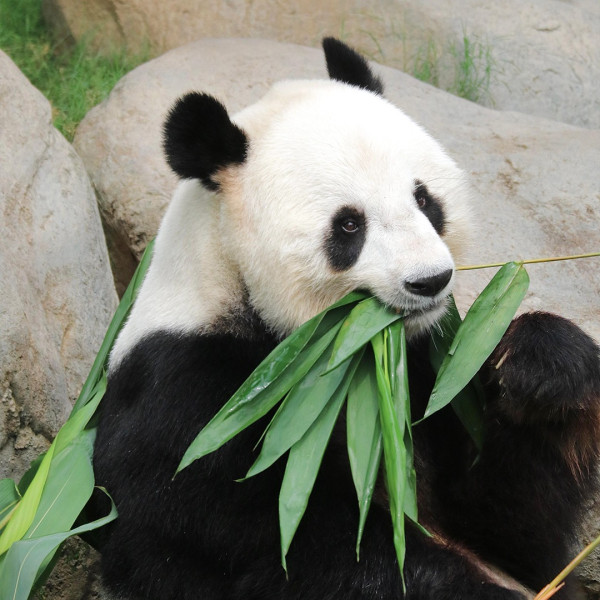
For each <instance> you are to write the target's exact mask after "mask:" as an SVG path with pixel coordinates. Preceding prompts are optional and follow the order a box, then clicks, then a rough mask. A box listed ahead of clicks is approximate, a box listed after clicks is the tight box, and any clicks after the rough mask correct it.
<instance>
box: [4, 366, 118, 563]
mask: <svg viewBox="0 0 600 600" xmlns="http://www.w3.org/2000/svg"><path fill="white" fill-rule="evenodd" d="M105 389H106V376H105V375H103V376H102V378H101V380H100V381H99V382H98V383H97V384H96V387H95V388H94V392H93V395H92V398H91V400H90V401H89V402H88V404H86V405H84V406H82V407H81V408H80V409H79V410H78V411H76V412H72V413H71V416H70V417H69V419H68V420H67V422H66V423H65V424H64V425H63V426H62V427H61V429H60V431H59V432H58V434H57V436H56V438H55V439H54V441H53V442H52V444H51V445H50V448H49V449H48V451H47V452H46V454H45V455H44V458H43V459H42V461H41V463H40V466H39V467H38V469H37V471H36V473H35V475H34V476H33V479H32V480H31V483H30V484H29V486H28V487H27V490H26V491H25V492H24V494H23V498H22V499H21V501H20V502H19V504H18V506H17V507H16V508H15V511H14V512H13V514H12V515H11V518H10V520H9V522H8V524H7V525H6V527H5V528H4V531H3V532H2V535H1V536H0V554H3V553H4V552H6V551H7V550H8V548H9V547H10V546H11V544H12V543H14V542H16V541H17V540H20V539H21V538H22V537H23V536H24V535H25V533H26V532H27V530H28V529H29V527H30V526H31V524H32V523H33V522H34V519H35V516H36V514H37V511H38V508H39V505H40V500H41V498H42V493H43V491H44V487H45V486H46V483H47V480H48V474H49V471H50V467H51V465H52V461H53V460H54V457H55V455H58V454H59V453H60V452H61V451H62V450H63V449H64V448H66V447H67V446H68V445H69V444H70V443H71V442H72V441H73V440H74V439H75V438H76V437H77V436H78V435H79V434H80V433H81V432H82V431H83V429H84V427H85V426H86V425H87V424H88V422H89V420H90V419H91V418H92V416H93V414H94V412H95V411H96V408H97V406H98V403H99V402H100V400H101V399H102V396H103V395H104V391H105ZM75 517H77V514H76V515H75ZM73 520H75V519H73Z"/></svg>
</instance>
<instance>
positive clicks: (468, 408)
mask: <svg viewBox="0 0 600 600" xmlns="http://www.w3.org/2000/svg"><path fill="white" fill-rule="evenodd" d="M461 323H462V319H461V318H460V314H459V312H458V308H457V307H456V303H455V302H454V298H453V297H452V296H451V297H450V302H449V304H448V310H447V311H446V313H445V314H444V316H443V318H442V319H441V321H440V322H439V324H438V326H437V327H436V328H435V329H434V331H433V332H432V334H431V339H430V343H429V359H430V361H431V365H432V367H433V369H434V371H435V372H436V373H437V372H439V369H440V367H441V365H442V362H443V361H444V358H445V357H446V355H447V353H448V351H449V349H450V346H451V345H452V341H453V340H454V338H455V336H456V332H457V331H458V329H459V327H460V325H461ZM451 405H452V408H453V409H454V412H455V413H456V416H457V417H458V418H459V420H460V422H461V423H462V424H463V427H464V428H465V429H466V430H467V431H468V433H469V435H470V436H471V439H472V440H473V442H474V443H475V447H476V448H477V449H478V451H479V452H481V448H482V447H483V411H484V406H485V397H484V393H483V388H482V386H481V383H480V382H479V377H478V375H477V374H475V375H474V376H473V378H472V379H471V381H469V383H468V384H467V385H466V386H465V387H464V388H463V389H462V390H461V391H460V392H458V394H457V395H456V396H455V397H454V399H453V400H452V401H451Z"/></svg>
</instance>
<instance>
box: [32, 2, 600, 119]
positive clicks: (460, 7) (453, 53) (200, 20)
mask: <svg viewBox="0 0 600 600" xmlns="http://www.w3.org/2000/svg"><path fill="white" fill-rule="evenodd" d="M43 7H44V15H45V16H46V19H47V21H48V22H49V23H50V24H51V25H52V26H53V27H54V28H55V29H56V30H57V31H58V32H59V33H60V35H61V36H67V37H72V38H74V39H77V40H80V39H82V38H85V37H86V36H87V38H88V39H89V38H90V36H91V38H92V40H93V39H94V34H97V35H96V38H95V39H96V43H97V45H98V46H99V47H103V48H105V49H106V48H114V47H115V46H119V45H125V46H127V47H128V48H129V49H130V50H131V51H132V52H139V51H143V50H144V49H146V48H147V47H148V46H149V47H150V48H151V49H152V50H153V51H154V52H155V53H157V54H158V53H160V52H163V51H165V50H168V49H171V48H174V47H176V46H179V45H182V44H186V43H188V42H192V41H194V40H197V39H199V38H202V37H256V38H269V39H274V40H279V41H285V42H295V43H299V44H306V45H310V46H316V45H318V44H319V42H320V40H321V38H322V37H323V36H325V35H335V36H340V37H343V38H344V39H345V40H346V41H348V42H350V43H351V44H353V45H355V46H356V47H358V48H359V49H360V50H362V51H364V52H366V53H367V55H369V56H371V57H372V58H374V59H376V60H379V61H380V62H382V63H384V64H387V65H390V66H395V67H398V68H401V69H403V70H405V71H408V72H412V71H413V70H415V69H417V70H419V71H421V72H422V73H424V72H428V73H429V75H430V76H431V77H432V78H434V79H436V80H437V81H438V82H439V84H440V85H441V86H442V87H445V88H446V89H452V90H456V91H457V92H459V93H461V94H464V93H468V94H469V96H468V97H472V99H475V100H477V101H478V102H482V103H484V104H487V105H490V106H495V107H497V108H501V109H504V110H519V111H520V112H525V113H529V114H534V115H539V116H543V117H547V118H552V119H555V120H560V121H564V122H566V123H571V124H574V125H580V126H585V127H596V128H597V127H600V44H598V39H599V38H600V9H598V2H597V0H571V1H570V2H565V1H563V0H505V1H504V2H482V1H481V0H429V1H428V2H422V1H421V0H403V1H402V2H398V1H397V0H379V1H378V2H370V3H365V2H360V1H359V0H320V1H318V2H317V1H316V0H291V1H289V2H280V1H278V0H253V1H252V2H249V1H247V0H234V1H229V2H221V1H220V0H172V1H171V2H159V1H157V0H154V1H152V0H143V1H142V0H118V1H116V0H87V1H86V2H80V1H78V0H44V2H43ZM417 64H418V67H417ZM488 75H489V78H488ZM466 88H469V89H470V91H469V92H465V89H466Z"/></svg>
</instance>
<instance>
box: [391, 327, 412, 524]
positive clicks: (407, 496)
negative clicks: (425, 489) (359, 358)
mask: <svg viewBox="0 0 600 600" xmlns="http://www.w3.org/2000/svg"><path fill="white" fill-rule="evenodd" d="M386 332H387V349H386V350H387V353H388V364H389V365H390V384H391V390H392V398H393V400H394V408H395V410H396V415H397V417H398V419H402V417H404V438H403V439H404V449H405V452H406V455H405V468H404V475H405V489H404V500H403V507H404V513H405V514H406V516H407V517H409V518H410V519H411V520H412V521H413V522H415V523H417V524H418V511H417V474H416V471H415V467H414V464H413V459H414V450H413V438H412V419H411V410H410V390H409V386H408V364H407V348H406V331H405V328H404V322H403V321H397V322H395V323H393V324H391V325H390V326H389V327H387V328H386Z"/></svg>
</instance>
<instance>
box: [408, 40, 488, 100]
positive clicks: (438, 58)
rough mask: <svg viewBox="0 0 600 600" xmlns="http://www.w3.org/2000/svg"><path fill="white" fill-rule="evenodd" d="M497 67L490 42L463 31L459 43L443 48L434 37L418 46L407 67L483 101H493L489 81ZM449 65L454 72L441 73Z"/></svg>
mask: <svg viewBox="0 0 600 600" xmlns="http://www.w3.org/2000/svg"><path fill="white" fill-rule="evenodd" d="M448 59H450V60H448ZM448 63H450V64H448ZM495 67H496V64H495V62H494V58H493V56H492V49H491V46H489V45H488V44H485V43H484V42H482V41H480V40H478V39H476V38H470V37H469V36H468V35H467V34H466V33H463V36H462V40H461V42H460V43H453V44H450V45H449V46H448V47H447V48H445V49H444V51H442V50H441V49H440V47H439V45H438V44H437V43H436V42H435V41H434V40H429V42H427V43H426V44H424V45H423V46H421V47H420V48H419V49H418V50H417V52H416V54H415V56H414V59H413V63H412V68H410V69H408V71H409V72H410V73H411V75H412V76H413V77H416V78H417V79H420V80H421V81H425V82H426V83H430V84H431V85H434V86H436V87H441V88H442V89H445V90H446V91H447V92H450V93H451V94H454V95H455V96H458V97H460V98H465V99H466V100H471V102H477V103H479V104H483V103H484V102H486V101H489V102H492V98H491V95H490V84H491V81H492V77H493V75H494V72H495ZM448 68H449V69H451V70H453V76H452V77H451V78H448V77H442V73H441V71H442V69H448ZM405 70H406V69H405ZM442 81H444V82H445V84H444V83H441V82H442Z"/></svg>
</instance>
